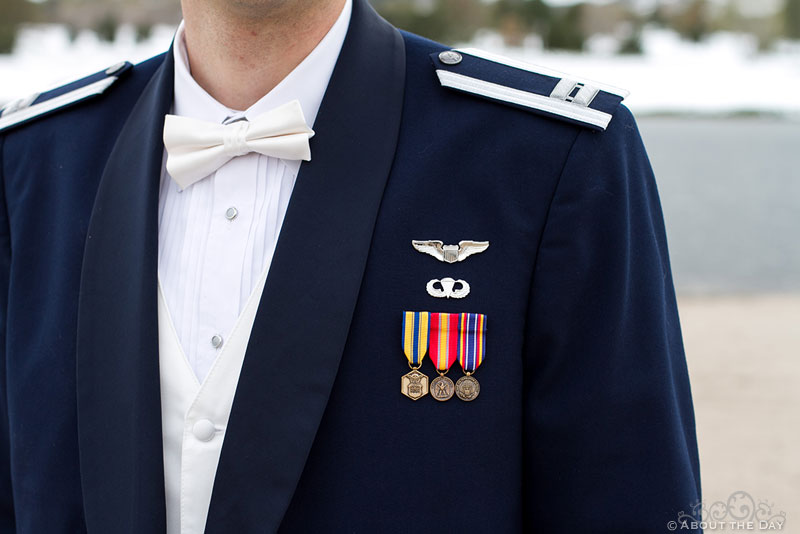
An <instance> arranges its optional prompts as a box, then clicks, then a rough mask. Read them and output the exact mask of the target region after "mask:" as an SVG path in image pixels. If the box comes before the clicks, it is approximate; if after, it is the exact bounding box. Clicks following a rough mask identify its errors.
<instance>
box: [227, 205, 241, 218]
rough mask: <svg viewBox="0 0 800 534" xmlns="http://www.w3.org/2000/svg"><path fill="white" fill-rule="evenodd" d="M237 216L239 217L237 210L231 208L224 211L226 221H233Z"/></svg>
mask: <svg viewBox="0 0 800 534" xmlns="http://www.w3.org/2000/svg"><path fill="white" fill-rule="evenodd" d="M237 215H239V210H237V209H236V208H234V207H233V206H231V207H230V208H228V209H227V210H225V218H226V219H228V220H229V221H232V220H234V219H235V218H236V216H237Z"/></svg>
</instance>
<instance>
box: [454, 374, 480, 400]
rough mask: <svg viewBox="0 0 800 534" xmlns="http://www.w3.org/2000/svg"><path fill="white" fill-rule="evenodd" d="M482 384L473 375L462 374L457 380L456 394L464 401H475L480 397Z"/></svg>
mask: <svg viewBox="0 0 800 534" xmlns="http://www.w3.org/2000/svg"><path fill="white" fill-rule="evenodd" d="M480 392H481V385H480V384H479V383H478V381H477V380H475V378H473V377H471V376H462V377H461V378H459V379H458V381H457V382H456V395H457V396H458V398H459V399H461V400H463V401H467V402H469V401H473V400H475V399H477V398H478V393H480Z"/></svg>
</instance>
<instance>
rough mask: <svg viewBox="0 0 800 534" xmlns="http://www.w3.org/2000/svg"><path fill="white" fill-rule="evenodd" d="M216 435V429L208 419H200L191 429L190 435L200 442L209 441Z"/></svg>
mask: <svg viewBox="0 0 800 534" xmlns="http://www.w3.org/2000/svg"><path fill="white" fill-rule="evenodd" d="M216 433H217V429H216V428H215V427H214V423H212V422H211V421H209V420H208V419H200V420H199V421H198V422H196V423H195V424H194V426H193V427H192V434H194V437H196V438H197V439H199V440H200V441H211V440H212V439H213V438H214V434H216Z"/></svg>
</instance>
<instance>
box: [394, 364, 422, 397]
mask: <svg viewBox="0 0 800 534" xmlns="http://www.w3.org/2000/svg"><path fill="white" fill-rule="evenodd" d="M400 392H401V393H402V394H403V395H405V396H406V397H408V398H409V399H411V400H418V399H421V398H422V397H424V396H425V395H427V394H428V375H426V374H425V373H420V372H419V371H417V370H416V369H412V370H411V372H410V373H406V374H404V375H403V378H402V379H401V380H400Z"/></svg>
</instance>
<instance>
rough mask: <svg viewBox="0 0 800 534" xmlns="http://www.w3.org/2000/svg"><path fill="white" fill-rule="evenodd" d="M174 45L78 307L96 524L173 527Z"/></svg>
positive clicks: (105, 193) (99, 225)
mask: <svg viewBox="0 0 800 534" xmlns="http://www.w3.org/2000/svg"><path fill="white" fill-rule="evenodd" d="M172 89H173V62H172V52H171V51H170V52H168V53H167V54H166V55H165V59H164V63H162V65H161V66H160V67H159V68H158V70H157V71H156V72H155V74H154V75H153V77H152V79H151V80H150V82H149V84H148V85H147V87H146V88H145V90H144V92H143V93H142V95H141V97H140V98H139V100H138V102H137V103H136V105H135V107H134V108H133V111H132V112H131V114H130V117H129V118H128V120H127V122H126V123H125V126H124V127H123V129H122V132H121V133H120V136H119V138H118V139H117V142H116V145H115V147H114V149H113V151H112V152H111V156H110V157H109V160H108V163H107V164H106V168H105V172H104V173H103V178H102V180H101V182H100V186H99V189H98V192H97V198H96V200H95V205H94V210H93V212H92V218H91V222H90V224H89V231H88V236H87V241H86V248H85V251H84V259H83V272H82V275H81V290H80V297H79V299H80V300H79V310H78V347H77V362H78V363H77V373H78V429H79V442H80V459H81V481H82V484H83V496H84V511H85V514H86V525H87V528H88V530H89V532H98V533H103V532H117V533H131V534H133V533H137V534H140V533H147V534H149V533H158V532H164V531H165V530H166V515H165V505H164V469H163V459H162V458H163V456H162V445H161V400H160V398H161V396H160V389H159V377H158V321H157V301H156V296H157V271H158V188H159V179H160V176H161V165H162V154H163V146H164V145H163V142H162V140H161V135H162V129H163V124H164V115H165V114H166V113H167V112H168V111H169V108H170V106H171V105H172Z"/></svg>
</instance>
